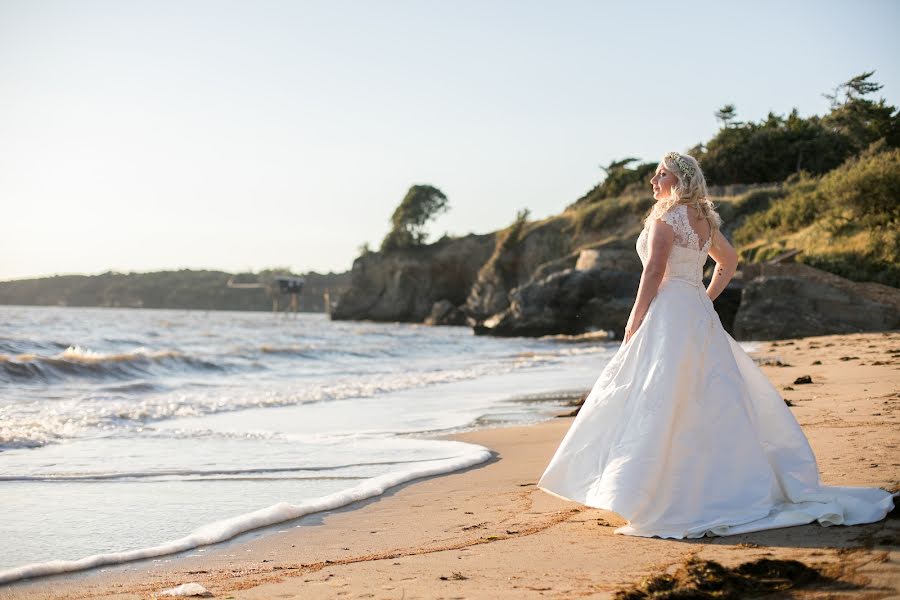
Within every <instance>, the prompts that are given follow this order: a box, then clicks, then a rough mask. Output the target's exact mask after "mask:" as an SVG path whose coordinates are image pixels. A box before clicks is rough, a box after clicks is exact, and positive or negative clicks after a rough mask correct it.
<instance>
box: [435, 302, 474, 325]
mask: <svg viewBox="0 0 900 600" xmlns="http://www.w3.org/2000/svg"><path fill="white" fill-rule="evenodd" d="M425 324H426V325H466V324H467V323H466V313H464V312H463V311H462V310H460V309H459V308H457V307H456V306H454V305H453V303H452V302H450V301H449V300H439V301H438V302H435V303H434V306H432V307H431V314H430V315H428V316H427V317H425Z"/></svg>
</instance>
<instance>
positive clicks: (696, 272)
mask: <svg viewBox="0 0 900 600" xmlns="http://www.w3.org/2000/svg"><path fill="white" fill-rule="evenodd" d="M660 219H662V220H663V221H665V222H666V223H668V224H669V225H671V226H672V229H674V230H675V243H674V245H673V246H672V252H671V253H670V254H669V260H668V262H667V263H666V273H665V275H663V278H664V279H666V278H669V279H682V280H685V281H688V282H689V283H692V284H694V285H701V286H702V285H703V265H704V264H706V257H707V254H708V253H709V247H710V242H711V241H712V236H710V237H709V239H707V240H706V242H705V243H704V244H703V246H702V247H701V246H700V237H699V236H698V235H697V232H695V231H694V228H693V227H691V222H690V220H689V219H688V214H687V206H686V205H684V204H676V205H675V206H673V207H672V208H670V209H669V210H668V212H666V213H665V214H664V215H663V216H662V217H660ZM648 233H649V228H648V227H646V226H645V227H644V230H643V231H641V234H640V235H639V236H638V239H637V245H636V249H637V253H638V257H640V259H641V264H643V265H646V264H647V257H648V256H649V254H650V249H649V248H648V246H647V237H648Z"/></svg>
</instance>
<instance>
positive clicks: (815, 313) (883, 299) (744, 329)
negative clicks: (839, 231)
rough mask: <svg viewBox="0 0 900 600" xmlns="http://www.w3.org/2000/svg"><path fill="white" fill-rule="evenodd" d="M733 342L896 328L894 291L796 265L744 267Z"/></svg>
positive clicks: (898, 314) (899, 294) (899, 310)
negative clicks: (742, 289)
mask: <svg viewBox="0 0 900 600" xmlns="http://www.w3.org/2000/svg"><path fill="white" fill-rule="evenodd" d="M744 270H745V278H748V279H749V280H748V281H747V283H746V284H745V286H744V291H743V294H742V296H741V304H740V308H739V309H738V311H737V315H736V317H735V324H734V331H735V338H736V339H741V340H774V339H781V338H793V337H805V336H811V335H827V334H832V333H852V332H858V331H883V330H889V329H898V328H900V290H898V289H897V288H893V287H890V286H886V285H882V284H880V283H872V282H865V283H860V282H856V281H851V280H849V279H845V278H843V277H840V276H838V275H835V274H833V273H828V272H826V271H822V270H819V269H815V268H813V267H810V266H808V265H804V264H799V263H787V264H774V265H772V264H764V265H749V266H748V267H745V269H744Z"/></svg>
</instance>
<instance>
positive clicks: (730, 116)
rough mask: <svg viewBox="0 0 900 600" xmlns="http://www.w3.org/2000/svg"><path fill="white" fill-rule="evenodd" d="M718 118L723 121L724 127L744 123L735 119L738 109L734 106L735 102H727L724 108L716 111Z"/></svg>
mask: <svg viewBox="0 0 900 600" xmlns="http://www.w3.org/2000/svg"><path fill="white" fill-rule="evenodd" d="M716 119H718V120H719V122H720V123H722V127H731V126H732V125H742V123H741V122H740V121H735V119H737V109H736V108H735V107H734V104H726V105H725V106H723V107H722V108H720V109H719V110H717V111H716Z"/></svg>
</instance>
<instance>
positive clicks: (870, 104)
mask: <svg viewBox="0 0 900 600" xmlns="http://www.w3.org/2000/svg"><path fill="white" fill-rule="evenodd" d="M874 74H875V71H866V72H864V73H861V74H859V75H857V76H856V77H853V78H851V79H850V80H849V81H845V82H844V83H842V84H840V85H839V86H837V87H836V88H834V90H833V91H832V93H830V94H823V96H825V97H826V98H828V100H829V101H830V102H831V112H830V113H829V114H828V115H826V116H825V117H824V118H823V120H822V121H823V124H824V125H825V126H826V127H828V128H830V129H831V130H832V131H834V132H836V133H838V134H840V135H842V136H844V137H846V138H847V140H848V141H849V144H850V146H851V148H852V151H853V153H854V154H858V153H859V152H862V151H863V150H865V149H866V148H868V147H869V144H871V143H872V142H875V141H876V140H879V139H881V138H884V139H885V142H886V143H887V145H888V147H890V148H897V147H900V111H897V110H896V109H895V108H894V107H893V106H889V105H887V104H886V103H885V101H884V98H880V99H879V100H878V101H877V102H876V101H874V100H870V99H868V98H866V97H865V96H868V95H870V94H874V93H875V92H877V91H878V90H880V89H881V88H882V87H883V86H882V85H881V84H880V83H876V82H874V81H869V78H870V77H871V76H872V75H874Z"/></svg>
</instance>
